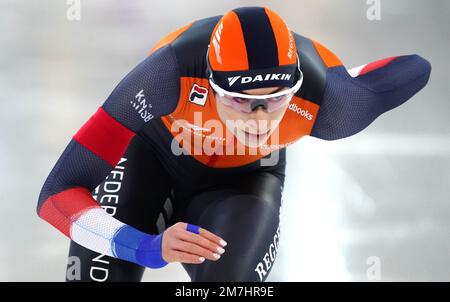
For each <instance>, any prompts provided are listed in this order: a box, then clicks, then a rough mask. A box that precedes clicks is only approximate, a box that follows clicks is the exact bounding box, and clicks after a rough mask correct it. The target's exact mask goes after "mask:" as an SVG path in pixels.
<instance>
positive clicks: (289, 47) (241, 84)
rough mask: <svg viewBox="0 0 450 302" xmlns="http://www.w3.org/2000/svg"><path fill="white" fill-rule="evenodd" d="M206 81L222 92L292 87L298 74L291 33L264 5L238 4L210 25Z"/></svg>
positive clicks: (281, 20) (297, 62) (294, 46)
mask: <svg viewBox="0 0 450 302" xmlns="http://www.w3.org/2000/svg"><path fill="white" fill-rule="evenodd" d="M207 61H208V67H209V71H210V80H212V81H214V83H215V84H216V85H218V86H219V87H221V88H222V89H224V90H226V91H231V92H237V91H241V90H245V89H253V88H262V87H272V86H282V87H293V86H294V85H295V82H296V80H298V77H299V74H300V68H299V61H298V57H297V49H296V45H295V39H294V35H293V33H292V32H291V31H290V29H289V27H288V25H287V24H286V23H285V22H284V21H283V19H282V18H281V17H280V16H279V15H278V14H276V13H275V12H273V11H271V10H270V9H268V8H267V7H241V8H237V9H234V10H231V11H229V12H228V13H226V14H225V15H224V16H223V17H222V18H221V19H220V20H219V22H218V23H217V25H216V27H215V28H214V30H213V32H212V35H211V40H210V44H209V49H208V55H207Z"/></svg>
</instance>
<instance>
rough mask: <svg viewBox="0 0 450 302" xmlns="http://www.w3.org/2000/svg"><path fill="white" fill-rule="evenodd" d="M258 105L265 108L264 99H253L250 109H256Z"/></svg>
mask: <svg viewBox="0 0 450 302" xmlns="http://www.w3.org/2000/svg"><path fill="white" fill-rule="evenodd" d="M258 107H263V109H264V110H267V103H266V101H265V100H256V101H253V102H252V104H251V109H252V111H255V110H256V109H258Z"/></svg>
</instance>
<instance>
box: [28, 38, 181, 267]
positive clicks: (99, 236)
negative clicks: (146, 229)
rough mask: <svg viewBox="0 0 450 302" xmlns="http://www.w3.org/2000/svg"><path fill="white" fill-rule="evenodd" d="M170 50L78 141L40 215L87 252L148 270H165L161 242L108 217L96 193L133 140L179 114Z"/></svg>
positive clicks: (117, 94) (133, 77)
mask: <svg viewBox="0 0 450 302" xmlns="http://www.w3.org/2000/svg"><path fill="white" fill-rule="evenodd" d="M178 73H179V72H178V66H177V64H176V60H175V55H174V54H173V50H172V49H171V47H170V46H167V47H163V48H161V49H159V50H157V51H156V52H155V53H153V54H152V55H151V56H149V57H148V58H146V59H145V60H144V61H143V62H142V63H140V64H139V65H138V66H136V67H135V68H134V69H133V70H132V71H131V72H130V73H129V74H128V75H127V76H126V77H125V78H124V79H123V80H122V81H121V82H120V83H119V85H118V86H117V87H116V88H115V89H114V91H113V92H112V93H111V95H110V96H109V97H108V99H107V100H106V101H105V103H104V104H103V105H102V106H101V107H100V108H99V109H98V110H97V112H96V113H95V114H94V115H93V116H92V117H91V118H90V119H89V120H88V121H87V122H86V123H85V124H84V125H83V126H82V127H81V129H80V130H79V131H78V132H77V133H76V134H75V135H74V136H73V138H72V140H71V141H70V143H69V145H68V146H67V147H66V149H65V150H64V152H63V154H62V155H61V157H60V158H59V160H58V161H57V163H56V165H55V166H54V168H53V169H52V171H51V173H50V175H49V176H48V178H47V180H46V181H45V183H44V186H43V188H42V190H41V193H40V196H39V201H38V206H37V212H38V215H39V216H40V217H41V218H42V219H44V220H46V221H47V222H48V223H50V224H51V225H53V226H54V227H55V228H57V229H58V230H60V231H61V232H62V233H63V234H65V235H66V236H68V237H69V238H71V239H72V240H73V241H75V242H77V243H78V244H80V245H83V246H84V247H87V248H89V249H91V250H93V251H96V252H99V253H103V254H106V255H109V256H113V257H117V258H120V259H123V260H127V261H131V262H135V263H137V264H140V265H143V266H147V267H153V268H157V267H162V266H164V265H166V264H167V263H166V262H165V261H164V260H163V259H162V257H161V236H160V235H149V234H145V233H143V232H141V231H139V230H137V229H135V228H133V227H131V226H128V225H126V224H124V223H122V222H120V221H118V220H116V219H115V218H113V217H112V216H110V215H108V214H107V213H106V212H105V211H104V210H103V209H102V208H101V207H100V206H99V205H98V204H97V202H96V201H95V200H94V199H93V198H92V197H91V193H90V192H91V191H92V190H93V189H94V188H95V187H96V186H97V185H98V184H99V183H101V182H102V181H103V180H104V178H105V177H106V176H108V174H109V173H110V171H111V170H112V169H113V168H114V167H115V166H116V164H117V163H118V161H119V160H120V158H121V156H122V155H123V153H124V152H125V150H126V149H127V146H128V144H129V142H130V141H131V139H132V137H133V136H134V135H135V134H136V133H137V132H138V131H139V130H140V129H142V127H144V126H145V124H146V123H147V122H150V121H151V120H152V119H153V118H157V117H159V116H163V115H166V114H168V113H170V112H172V111H173V109H175V107H176V104H177V102H178V94H179V75H178Z"/></svg>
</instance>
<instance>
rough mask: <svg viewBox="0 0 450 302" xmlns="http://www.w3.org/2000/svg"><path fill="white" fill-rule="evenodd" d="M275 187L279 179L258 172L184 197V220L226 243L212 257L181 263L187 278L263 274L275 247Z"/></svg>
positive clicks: (239, 277)
mask: <svg viewBox="0 0 450 302" xmlns="http://www.w3.org/2000/svg"><path fill="white" fill-rule="evenodd" d="M281 191H282V182H281V180H280V179H279V178H277V177H275V176H274V175H272V174H270V173H266V172H263V173H256V174H253V175H247V176H245V177H243V178H241V179H238V180H237V181H236V182H234V184H228V185H227V187H226V188H221V189H217V190H215V191H210V192H205V193H203V194H199V195H197V196H195V197H194V198H193V199H192V200H191V201H189V206H188V208H187V210H186V216H185V220H186V221H187V222H190V223H193V224H197V225H199V226H201V227H204V228H206V229H208V230H210V231H211V232H213V233H216V234H217V235H219V236H221V237H222V238H224V239H225V240H226V241H227V243H228V245H227V247H226V248H225V249H226V251H225V254H224V255H223V256H222V258H221V259H219V260H218V261H217V262H214V261H206V262H205V263H203V264H200V265H190V264H189V265H184V267H185V268H186V270H187V272H188V274H189V275H190V277H191V279H192V281H194V282H196V281H264V280H266V278H267V276H268V274H269V272H270V270H271V268H272V265H273V262H274V260H275V256H276V253H277V250H278V241H279V235H280V234H279V232H280V230H279V209H280V206H281Z"/></svg>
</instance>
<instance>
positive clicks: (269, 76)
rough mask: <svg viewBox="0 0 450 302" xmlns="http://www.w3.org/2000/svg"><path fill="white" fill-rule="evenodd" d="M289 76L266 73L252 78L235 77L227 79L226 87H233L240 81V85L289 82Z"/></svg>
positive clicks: (286, 74)
mask: <svg viewBox="0 0 450 302" xmlns="http://www.w3.org/2000/svg"><path fill="white" fill-rule="evenodd" d="M291 76H292V75H291V74H289V73H268V74H266V75H264V76H263V75H262V74H258V75H255V76H254V77H252V76H247V77H241V76H235V77H229V78H228V86H230V87H231V86H233V85H234V84H235V83H236V82H237V81H238V80H240V83H241V84H248V83H253V82H265V81H289V80H290V79H291Z"/></svg>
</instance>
